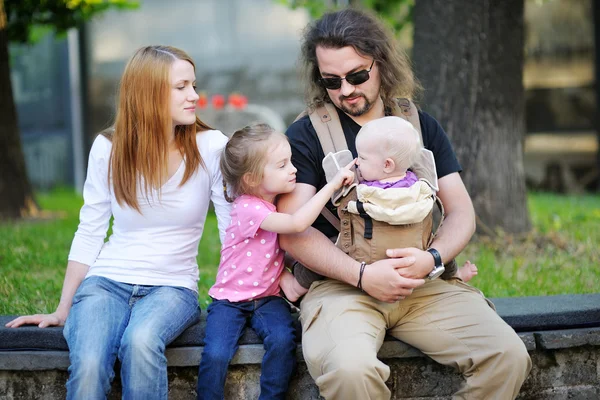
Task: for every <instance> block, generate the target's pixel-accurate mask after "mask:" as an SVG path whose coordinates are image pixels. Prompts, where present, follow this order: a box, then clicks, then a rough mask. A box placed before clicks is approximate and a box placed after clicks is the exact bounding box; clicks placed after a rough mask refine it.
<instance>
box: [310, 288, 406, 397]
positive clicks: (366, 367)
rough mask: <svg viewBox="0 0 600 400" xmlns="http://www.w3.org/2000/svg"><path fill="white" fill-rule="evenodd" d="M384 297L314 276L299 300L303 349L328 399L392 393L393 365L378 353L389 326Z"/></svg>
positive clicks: (320, 389)
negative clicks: (374, 295) (389, 385)
mask: <svg viewBox="0 0 600 400" xmlns="http://www.w3.org/2000/svg"><path fill="white" fill-rule="evenodd" d="M395 307H396V306H395V305H394V304H387V303H382V302H380V301H378V300H376V299H374V298H372V297H370V296H369V295H367V294H365V293H363V292H361V291H360V290H358V289H357V288H354V287H352V286H349V285H346V284H344V283H341V282H338V281H335V280H329V279H327V280H324V281H318V282H315V283H314V284H313V285H312V287H311V290H310V291H309V292H308V293H307V294H306V295H305V297H304V300H303V301H302V304H301V316H300V318H301V322H302V327H303V337H302V349H303V352H304V359H305V361H306V364H307V366H308V370H309V372H310V374H311V376H312V377H313V379H314V380H315V382H316V383H317V385H318V386H319V391H320V393H321V396H323V397H325V398H326V399H344V400H348V399H369V398H373V399H388V398H389V397H390V391H389V389H388V387H387V386H386V385H385V381H386V380H387V379H388V378H389V375H390V368H389V367H388V366H387V365H386V364H384V363H383V362H381V361H380V360H379V359H378V358H377V351H378V349H379V348H380V347H381V345H382V343H383V339H384V337H385V331H386V325H387V324H386V321H387V319H388V318H387V317H386V316H385V315H386V314H389V313H390V311H391V310H392V309H394V308H395Z"/></svg>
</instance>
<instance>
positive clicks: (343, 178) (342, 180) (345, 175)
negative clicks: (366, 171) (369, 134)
mask: <svg viewBox="0 0 600 400" xmlns="http://www.w3.org/2000/svg"><path fill="white" fill-rule="evenodd" d="M355 163H356V158H355V159H354V160H352V161H351V162H350V163H349V164H348V165H346V166H345V167H343V168H340V170H339V171H338V172H337V174H335V176H334V177H333V179H332V180H331V184H332V185H333V186H334V187H335V188H336V189H339V188H340V187H342V186H344V185H350V184H351V183H352V182H353V181H354V164H355Z"/></svg>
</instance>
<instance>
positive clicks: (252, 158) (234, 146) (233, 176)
mask: <svg viewBox="0 0 600 400" xmlns="http://www.w3.org/2000/svg"><path fill="white" fill-rule="evenodd" d="M273 137H279V138H281V139H282V140H287V137H286V136H285V135H284V134H282V133H280V132H277V131H276V130H275V129H273V128H271V126H269V125H268V124H254V125H249V126H246V127H244V128H242V129H239V130H237V131H235V132H234V134H233V135H232V136H231V139H229V141H228V142H227V145H226V146H225V149H223V154H222V156H221V173H222V174H223V191H224V192H225V198H226V199H227V201H229V202H232V201H233V200H234V199H235V198H236V197H238V196H241V195H243V194H254V191H255V189H256V186H257V185H258V184H259V183H260V182H261V181H262V178H263V170H264V167H265V164H266V163H267V154H268V152H269V146H268V143H267V142H268V141H269V140H270V139H271V138H273Z"/></svg>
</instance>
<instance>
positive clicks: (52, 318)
mask: <svg viewBox="0 0 600 400" xmlns="http://www.w3.org/2000/svg"><path fill="white" fill-rule="evenodd" d="M66 319H67V316H66V315H64V316H63V315H60V314H59V313H58V312H53V313H52V314H34V315H24V316H22V317H18V318H15V319H13V320H12V321H10V322H8V323H7V324H6V325H5V326H6V327H7V328H18V327H19V326H22V325H37V326H38V327H40V328H46V327H48V326H63V325H64V324H65V321H66Z"/></svg>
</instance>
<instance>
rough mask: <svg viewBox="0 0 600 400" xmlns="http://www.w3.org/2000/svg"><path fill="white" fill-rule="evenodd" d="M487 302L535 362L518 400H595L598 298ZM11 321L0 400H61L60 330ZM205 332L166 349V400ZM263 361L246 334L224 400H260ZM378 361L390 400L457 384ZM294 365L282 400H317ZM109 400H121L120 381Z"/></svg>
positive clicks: (2, 346) (598, 391) (406, 361)
mask: <svg viewBox="0 0 600 400" xmlns="http://www.w3.org/2000/svg"><path fill="white" fill-rule="evenodd" d="M492 300H493V302H494V304H495V305H496V308H497V310H498V314H499V315H500V316H501V317H502V318H503V319H504V320H505V321H506V322H507V323H509V324H510V325H511V326H512V327H513V328H514V329H515V330H516V331H517V332H518V334H519V336H520V337H521V339H522V340H523V342H524V343H525V345H526V347H527V349H528V350H529V352H530V355H531V357H532V360H533V365H534V366H533V370H532V372H531V375H530V376H529V378H528V379H527V381H526V382H525V384H524V386H523V388H522V390H521V394H520V395H519V398H520V399H540V400H541V399H564V398H574V399H598V398H600V294H588V295H562V296H547V297H521V298H498V299H492ZM12 318H13V316H0V398H2V399H42V398H43V399H53V398H64V397H65V388H64V383H65V382H66V379H67V372H66V369H67V367H68V365H69V358H68V349H67V345H66V342H65V340H64V338H63V336H62V328H56V327H55V328H46V329H39V328H37V327H21V328H18V329H8V328H4V324H5V323H6V322H7V321H9V320H10V319H12ZM204 328H205V320H204V318H202V320H201V321H200V322H199V323H198V324H196V325H194V326H192V327H190V328H188V329H187V330H186V331H185V332H184V333H183V334H182V335H181V336H180V337H179V338H177V339H176V340H175V341H174V342H173V343H172V344H171V345H170V346H169V347H168V348H167V351H166V354H167V359H168V365H169V398H172V399H188V398H190V399H192V398H195V385H196V375H197V367H198V364H199V362H200V357H201V354H202V346H203V344H204V343H203V337H204ZM299 328H300V327H299V324H298V340H299V341H300V331H299ZM262 356H263V347H262V343H261V341H260V340H259V338H258V337H257V335H256V334H255V333H254V332H253V331H252V330H251V329H247V330H246V332H245V333H244V336H243V337H242V339H241V346H240V349H239V350H238V352H237V353H236V355H235V357H234V359H233V361H232V365H231V367H230V372H229V375H228V379H227V385H226V398H231V399H245V398H257V397H258V393H259V376H260V363H261V360H262ZM379 357H380V358H381V359H383V360H384V361H385V362H386V363H387V364H388V365H389V366H390V367H391V370H392V372H391V376H390V379H389V381H388V385H389V386H390V388H391V390H392V392H393V393H394V398H396V399H416V398H419V399H428V398H430V399H446V398H450V396H451V395H452V393H453V392H454V391H455V390H456V389H457V387H458V386H459V385H460V382H461V380H462V378H461V377H460V375H459V374H458V373H456V372H454V371H453V370H452V369H451V368H449V367H444V366H441V365H438V364H437V363H435V362H433V361H432V360H430V359H429V358H428V357H426V356H425V355H423V354H422V353H421V352H420V351H418V350H416V349H414V348H412V347H410V346H408V345H406V344H404V343H402V342H400V341H398V340H395V339H393V338H386V340H385V342H384V344H383V346H382V348H381V350H380V352H379ZM298 359H299V366H298V373H297V374H296V376H295V378H294V380H293V382H292V385H291V388H290V393H289V396H288V398H289V399H317V398H319V395H318V389H317V387H316V385H315V384H314V382H313V380H312V379H311V377H310V376H309V374H308V372H307V370H306V366H305V365H304V363H303V359H302V350H301V346H300V344H299V346H298ZM117 375H118V374H117ZM111 398H120V382H119V380H118V377H117V378H116V379H115V382H114V383H113V391H112V393H111Z"/></svg>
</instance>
